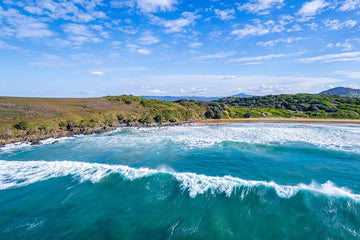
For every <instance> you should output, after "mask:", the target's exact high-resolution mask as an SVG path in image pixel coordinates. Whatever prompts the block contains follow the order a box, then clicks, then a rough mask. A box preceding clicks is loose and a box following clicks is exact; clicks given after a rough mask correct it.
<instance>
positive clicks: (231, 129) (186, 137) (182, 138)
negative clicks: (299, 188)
mask: <svg viewBox="0 0 360 240" xmlns="http://www.w3.org/2000/svg"><path fill="white" fill-rule="evenodd" d="M126 131H127V134H120V135H114V136H112V137H110V138H106V137H103V138H102V139H101V140H102V142H104V141H105V142H106V145H108V146H116V145H119V146H128V147H136V146H138V145H139V144H161V143H164V142H167V141H169V142H173V143H176V144H178V145H179V146H182V147H183V148H185V149H189V148H203V147H211V146H214V145H216V144H220V143H223V142H237V143H252V144H253V143H255V144H256V143H260V144H288V143H294V142H303V143H308V144H311V145H314V146H316V147H319V148H325V149H333V150H342V151H353V152H358V153H359V152H360V127H359V126H355V125H330V124H323V125H321V124H317V125H315V124H311V125H310V124H269V123H246V124H227V125H202V124H195V125H193V126H190V127H189V126H177V127H164V128H139V129H135V128H131V129H126ZM349 139H351V141H349ZM90 141H91V140H90ZM93 141H95V140H93ZM93 144H96V143H95V142H93Z"/></svg>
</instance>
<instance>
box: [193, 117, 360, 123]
mask: <svg viewBox="0 0 360 240" xmlns="http://www.w3.org/2000/svg"><path fill="white" fill-rule="evenodd" d="M257 122H258V123H328V124H360V119H314V118H234V119H206V120H197V121H194V122H193V123H202V124H221V123H257Z"/></svg>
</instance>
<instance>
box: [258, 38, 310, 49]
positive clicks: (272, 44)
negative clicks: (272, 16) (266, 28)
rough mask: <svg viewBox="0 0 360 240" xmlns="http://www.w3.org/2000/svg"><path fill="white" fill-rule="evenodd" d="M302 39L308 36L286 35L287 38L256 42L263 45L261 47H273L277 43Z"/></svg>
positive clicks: (287, 42) (288, 42)
mask: <svg viewBox="0 0 360 240" xmlns="http://www.w3.org/2000/svg"><path fill="white" fill-rule="evenodd" d="M304 39H308V38H304V37H297V38H294V37H288V38H279V39H275V40H269V41H265V42H258V43H256V44H257V45H260V46H263V47H273V46H275V45H277V44H279V43H286V44H290V43H293V42H297V41H301V40H304Z"/></svg>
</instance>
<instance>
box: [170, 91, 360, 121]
mask: <svg viewBox="0 0 360 240" xmlns="http://www.w3.org/2000/svg"><path fill="white" fill-rule="evenodd" d="M176 102H178V103H179V104H182V105H184V104H188V103H189V102H193V103H195V104H198V105H200V106H204V107H206V112H205V117H206V118H210V119H220V118H229V117H230V118H259V117H285V118H290V117H306V118H347V119H359V118H360V98H350V97H340V96H330V95H311V94H296V95H289V94H283V95H269V96H263V97H260V96H256V97H248V98H239V97H230V98H222V99H218V100H215V101H212V102H194V101H186V100H179V101H176Z"/></svg>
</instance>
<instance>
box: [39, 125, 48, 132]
mask: <svg viewBox="0 0 360 240" xmlns="http://www.w3.org/2000/svg"><path fill="white" fill-rule="evenodd" d="M48 127H49V126H48V125H46V124H41V125H40V126H39V127H38V129H39V130H40V131H45V130H46V129H47V128H48Z"/></svg>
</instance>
